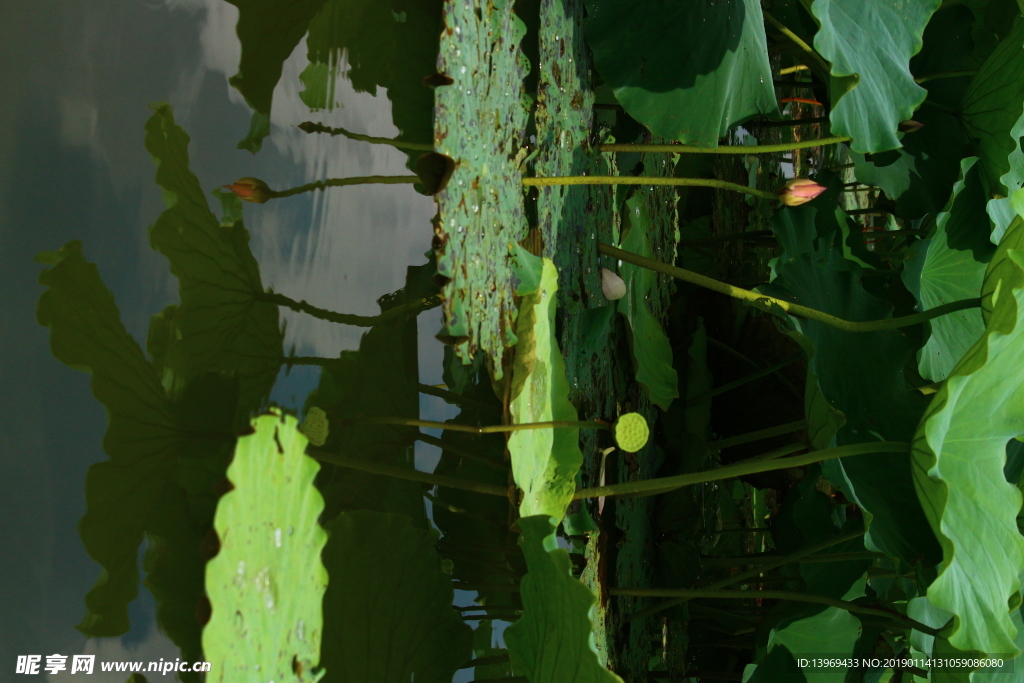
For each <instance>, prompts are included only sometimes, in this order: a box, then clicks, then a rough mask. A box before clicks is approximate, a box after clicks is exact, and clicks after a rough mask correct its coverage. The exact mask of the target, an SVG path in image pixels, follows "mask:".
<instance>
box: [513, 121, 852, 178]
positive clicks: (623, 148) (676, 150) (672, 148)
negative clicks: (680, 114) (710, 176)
mask: <svg viewBox="0 0 1024 683" xmlns="http://www.w3.org/2000/svg"><path fill="white" fill-rule="evenodd" d="M787 125H788V122H787ZM851 139H852V138H849V137H842V136H836V137H828V138H821V139H820V140H801V141H799V142H780V143H778V144H775V145H726V146H724V147H691V146H689V145H676V144H668V145H640V144H635V145H633V144H614V145H601V151H602V152H668V153H670V154H769V153H775V152H791V151H793V150H795V149H808V148H811V147H822V146H824V145H837V144H839V143H841V142H849V141H850V140H851ZM644 180H684V178H657V179H656V178H645V179H644ZM525 181H526V179H524V182H525ZM595 184H596V183H595ZM643 184H645V185H646V184H648V183H643ZM665 184H670V183H665ZM680 184H685V183H680Z"/></svg>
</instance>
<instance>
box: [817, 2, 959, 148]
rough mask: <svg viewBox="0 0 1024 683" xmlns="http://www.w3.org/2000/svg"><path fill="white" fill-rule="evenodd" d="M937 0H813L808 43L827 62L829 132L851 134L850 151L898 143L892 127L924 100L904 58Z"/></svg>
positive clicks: (919, 40)
mask: <svg viewBox="0 0 1024 683" xmlns="http://www.w3.org/2000/svg"><path fill="white" fill-rule="evenodd" d="M939 4H940V0H907V2H904V3H902V4H899V5H895V4H893V3H891V2H889V1H888V0H817V1H816V2H814V4H812V5H811V13H812V14H813V15H814V17H815V18H816V19H817V20H818V22H819V23H820V24H821V28H820V29H819V31H818V33H817V35H815V37H814V47H815V48H816V49H817V50H818V52H819V53H820V54H821V56H822V57H824V58H825V59H827V60H828V61H830V62H831V63H832V66H831V74H832V84H831V91H832V112H831V114H830V118H831V120H832V133H833V134H834V135H846V136H850V137H852V138H853V140H852V142H851V143H850V147H851V148H852V149H853V150H854V151H855V152H884V151H885V150H889V149H896V148H898V147H900V146H901V145H900V141H899V138H898V137H897V136H896V129H897V127H898V126H899V123H900V121H904V120H906V119H909V118H911V115H912V114H913V113H914V110H915V109H917V107H918V106H919V105H920V104H921V103H922V102H923V101H924V98H925V95H926V93H925V90H924V88H922V87H920V86H919V85H917V84H916V83H915V82H914V77H913V76H912V75H911V73H910V58H911V57H913V56H914V55H915V54H917V52H918V51H919V50H920V49H921V45H922V36H923V34H924V28H925V25H926V24H927V23H928V19H929V18H931V16H932V13H934V12H935V10H936V9H938V7H939Z"/></svg>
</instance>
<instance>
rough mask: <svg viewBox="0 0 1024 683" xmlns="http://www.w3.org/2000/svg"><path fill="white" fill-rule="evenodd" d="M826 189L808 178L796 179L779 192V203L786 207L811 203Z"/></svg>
mask: <svg viewBox="0 0 1024 683" xmlns="http://www.w3.org/2000/svg"><path fill="white" fill-rule="evenodd" d="M824 191H825V187H824V186H822V185H819V184H818V183H816V182H814V181H813V180H808V179H807V178H796V179H794V180H790V181H789V182H788V183H786V184H785V185H783V186H782V187H781V188H780V189H779V191H778V193H777V194H778V195H779V201H780V202H782V203H783V204H785V205H786V206H800V205H801V204H806V203H807V202H809V201H811V200H812V199H814V198H815V197H817V196H818V195H820V194H821V193H822V192H824Z"/></svg>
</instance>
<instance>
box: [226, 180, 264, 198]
mask: <svg viewBox="0 0 1024 683" xmlns="http://www.w3.org/2000/svg"><path fill="white" fill-rule="evenodd" d="M223 187H224V189H226V190H231V191H232V192H234V193H235V194H236V195H238V198H239V199H241V200H242V201H243V202H252V203H254V204H263V203H264V202H266V201H267V200H268V199H272V198H273V197H274V191H273V190H271V189H270V187H269V186H268V185H267V184H266V183H265V182H263V181H262V180H260V179H259V178H239V179H238V180H236V181H235V184H234V185H224V186H223Z"/></svg>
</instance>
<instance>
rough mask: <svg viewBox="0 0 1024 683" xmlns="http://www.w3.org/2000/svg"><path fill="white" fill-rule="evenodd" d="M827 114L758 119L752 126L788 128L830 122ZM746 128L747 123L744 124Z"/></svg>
mask: <svg viewBox="0 0 1024 683" xmlns="http://www.w3.org/2000/svg"><path fill="white" fill-rule="evenodd" d="M828 122H829V118H828V117H827V116H808V117H807V118H803V119H785V120H783V121H758V122H756V123H751V124H750V126H751V127H752V128H788V127H791V126H809V125H812V124H816V123H828ZM743 127H744V128H746V127H747V126H746V124H744V126H743Z"/></svg>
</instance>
